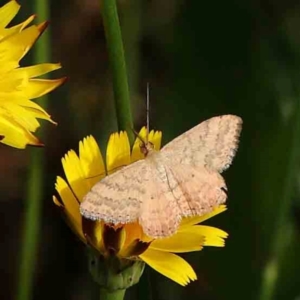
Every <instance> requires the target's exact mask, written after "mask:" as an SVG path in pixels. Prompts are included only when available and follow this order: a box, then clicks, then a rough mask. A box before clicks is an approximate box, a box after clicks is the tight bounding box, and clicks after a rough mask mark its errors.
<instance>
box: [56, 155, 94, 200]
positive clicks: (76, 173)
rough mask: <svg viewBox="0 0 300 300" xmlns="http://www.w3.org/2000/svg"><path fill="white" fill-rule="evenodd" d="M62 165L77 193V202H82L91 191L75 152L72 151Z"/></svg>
mask: <svg viewBox="0 0 300 300" xmlns="http://www.w3.org/2000/svg"><path fill="white" fill-rule="evenodd" d="M62 164H63V168H64V171H65V174H66V177H67V180H68V182H69V184H70V186H71V188H72V190H73V192H74V193H75V195H76V197H77V200H78V201H79V202H81V201H82V198H83V196H84V195H86V193H87V192H88V191H89V190H90V186H89V183H88V181H87V180H86V177H85V174H84V171H83V169H82V167H81V163H80V160H79V158H78V156H77V154H76V153H75V151H73V150H70V151H69V152H68V153H67V154H66V155H65V157H64V158H63V159H62Z"/></svg>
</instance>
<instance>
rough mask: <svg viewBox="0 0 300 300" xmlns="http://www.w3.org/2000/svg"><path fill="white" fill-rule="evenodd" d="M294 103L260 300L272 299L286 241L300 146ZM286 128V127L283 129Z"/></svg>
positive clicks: (299, 111) (298, 108) (299, 117)
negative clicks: (274, 225) (284, 170)
mask: <svg viewBox="0 0 300 300" xmlns="http://www.w3.org/2000/svg"><path fill="white" fill-rule="evenodd" d="M296 101H297V102H296V105H295V108H294V116H293V118H292V120H291V123H290V128H291V130H292V132H291V136H290V139H291V140H290V147H289V149H290V153H289V155H288V156H287V158H288V159H287V161H286V172H285V176H284V180H283V182H282V183H281V184H282V186H283V191H282V198H281V201H280V202H278V204H279V205H280V207H279V208H278V215H277V218H276V227H275V230H274V232H273V235H274V240H273V244H272V246H271V254H270V256H269V259H268V261H267V263H266V265H265V268H264V270H263V274H262V288H261V294H260V300H272V299H274V294H275V291H276V287H277V284H278V282H277V281H278V275H279V271H280V260H281V259H282V255H283V253H284V251H285V250H286V247H287V243H284V242H283V241H285V240H286V236H287V226H288V221H287V218H288V217H289V211H290V208H291V205H292V194H293V187H294V185H293V184H294V178H295V172H296V171H297V169H296V168H295V165H297V161H298V157H299V156H298V151H299V148H300V140H299V132H300V102H299V100H296ZM285 130H286V129H285Z"/></svg>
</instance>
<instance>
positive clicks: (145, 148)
mask: <svg viewBox="0 0 300 300" xmlns="http://www.w3.org/2000/svg"><path fill="white" fill-rule="evenodd" d="M140 149H141V152H142V153H143V154H144V155H145V156H147V155H148V153H149V152H150V151H152V150H153V149H154V145H153V143H151V142H145V141H142V142H141V143H140Z"/></svg>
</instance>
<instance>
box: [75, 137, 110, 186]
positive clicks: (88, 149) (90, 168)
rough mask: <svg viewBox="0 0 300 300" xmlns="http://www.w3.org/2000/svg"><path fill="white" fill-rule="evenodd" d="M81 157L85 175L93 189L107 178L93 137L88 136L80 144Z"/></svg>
mask: <svg viewBox="0 0 300 300" xmlns="http://www.w3.org/2000/svg"><path fill="white" fill-rule="evenodd" d="M79 157H80V163H81V167H82V170H83V174H84V176H85V178H86V181H87V183H88V185H89V188H92V187H93V186H94V185H95V184H96V183H97V182H98V181H99V180H100V179H102V178H103V177H105V169H104V163H103V159H102V155H101V152H100V149H99V147H98V144H97V142H96V141H95V139H94V137H93V136H91V135H90V136H88V137H86V138H84V139H83V141H80V143H79Z"/></svg>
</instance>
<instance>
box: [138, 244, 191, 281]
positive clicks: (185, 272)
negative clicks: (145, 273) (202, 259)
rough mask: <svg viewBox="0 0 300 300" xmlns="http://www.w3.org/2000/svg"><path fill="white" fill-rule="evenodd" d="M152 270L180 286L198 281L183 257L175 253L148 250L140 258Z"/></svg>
mask: <svg viewBox="0 0 300 300" xmlns="http://www.w3.org/2000/svg"><path fill="white" fill-rule="evenodd" d="M139 257H140V258H141V259H142V260H143V261H144V262H145V263H146V264H148V265H149V266H150V267H151V268H153V269H154V270H156V271H157V272H159V273H161V274H162V275H164V276H166V277H168V278H170V279H171V280H173V281H175V282H177V283H178V284H180V285H183V286H185V285H187V284H188V283H189V282H190V281H191V280H192V281H193V280H196V279H197V275H196V273H195V271H194V270H193V268H192V267H191V266H190V265H189V264H188V263H187V262H186V261H185V260H184V259H183V258H181V257H179V256H178V255H175V254H173V253H168V252H161V251H157V250H152V249H150V248H148V249H147V250H146V251H145V252H144V253H143V254H141V255H140V256H139Z"/></svg>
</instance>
